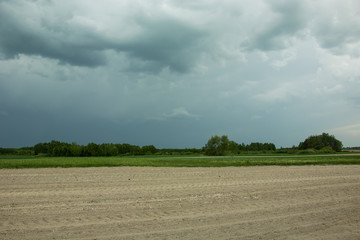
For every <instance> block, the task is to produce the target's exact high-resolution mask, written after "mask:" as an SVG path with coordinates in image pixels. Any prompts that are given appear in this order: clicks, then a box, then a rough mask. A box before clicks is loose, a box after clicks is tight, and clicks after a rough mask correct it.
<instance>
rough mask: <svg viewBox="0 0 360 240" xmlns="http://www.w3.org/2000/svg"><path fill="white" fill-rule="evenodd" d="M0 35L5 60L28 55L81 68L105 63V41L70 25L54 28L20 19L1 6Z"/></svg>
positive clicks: (0, 48)
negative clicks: (103, 51)
mask: <svg viewBox="0 0 360 240" xmlns="http://www.w3.org/2000/svg"><path fill="white" fill-rule="evenodd" d="M56 24H59V23H56ZM60 24H61V23H60ZM0 32H1V35H0V50H1V52H2V53H3V55H4V56H5V58H14V57H16V56H17V55H18V54H25V55H39V56H42V57H46V58H52V59H57V60H59V61H60V62H61V63H69V64H72V65H77V66H89V67H94V66H99V65H102V64H104V63H105V55H104V54H103V53H102V50H103V49H104V46H105V45H104V40H102V39H100V37H98V36H96V35H95V34H93V33H91V32H85V31H84V30H83V29H76V28H72V27H71V26H68V25H66V24H64V25H63V26H62V27H55V26H51V25H49V24H48V23H46V19H43V20H42V21H41V24H40V25H38V24H34V23H33V22H32V21H31V19H30V20H29V19H27V18H19V17H17V15H14V13H13V12H11V11H7V10H6V9H5V8H4V7H2V6H1V5H0Z"/></svg>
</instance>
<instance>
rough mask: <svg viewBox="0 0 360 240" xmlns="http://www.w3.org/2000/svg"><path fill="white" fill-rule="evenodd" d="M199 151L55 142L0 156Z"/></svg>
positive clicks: (1, 150) (4, 150)
mask: <svg viewBox="0 0 360 240" xmlns="http://www.w3.org/2000/svg"><path fill="white" fill-rule="evenodd" d="M201 153H202V150H201V149H196V148H185V149H170V148H166V149H157V148H156V147H155V146H153V145H146V146H142V147H140V146H137V145H131V144H127V143H123V144H113V143H103V144H96V143H89V144H87V145H79V144H77V143H71V144H70V143H66V142H60V141H56V140H52V141H51V142H44V143H38V144H36V145H35V146H33V147H25V148H18V149H16V148H0V155H44V156H51V157H92V156H126V155H153V154H159V155H189V154H201Z"/></svg>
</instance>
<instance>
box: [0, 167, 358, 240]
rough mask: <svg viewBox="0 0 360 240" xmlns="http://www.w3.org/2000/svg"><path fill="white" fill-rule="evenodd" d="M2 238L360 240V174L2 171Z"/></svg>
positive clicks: (340, 170) (310, 170) (322, 170)
mask: <svg viewBox="0 0 360 240" xmlns="http://www.w3.org/2000/svg"><path fill="white" fill-rule="evenodd" d="M0 183H1V184H0V239H47V240H48V239H207V240H211V239H360V166H359V165H347V166H340V165H337V166H290V167H279V166H274V167H242V168H235V167H228V168H149V167H146V168H141V167H114V168H69V169H62V168H56V169H10V170H6V169H1V170H0Z"/></svg>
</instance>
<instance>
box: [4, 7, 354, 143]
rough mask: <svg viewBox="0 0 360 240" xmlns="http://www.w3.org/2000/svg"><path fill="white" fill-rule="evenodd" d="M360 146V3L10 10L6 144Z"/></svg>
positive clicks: (6, 33)
mask: <svg viewBox="0 0 360 240" xmlns="http://www.w3.org/2000/svg"><path fill="white" fill-rule="evenodd" d="M323 132H326V133H329V134H331V135H334V136H335V137H336V138H337V139H339V140H340V141H342V142H343V145H344V146H360V1H358V0H343V1H338V0H292V1H288V0H272V1H267V0H243V1H238V0H224V1H215V0H197V1H193V0H191V1H188V0H183V1H177V0H121V1H118V0H103V1H87V0H62V1H55V0H31V1H30V0H28V1H26V0H0V147H14V148H17V147H24V146H33V145H35V144H36V143H39V142H49V141H51V140H58V141H64V142H69V143H71V142H76V143H78V144H82V145H85V144H87V143H90V142H95V143H98V144H100V143H130V144H134V145H140V146H143V145H154V146H155V147H157V148H201V147H203V146H204V145H205V144H206V142H207V140H208V139H209V138H210V137H211V136H214V135H219V136H221V135H227V136H228V137H229V139H230V140H233V141H235V142H238V143H245V144H248V143H251V142H271V143H274V144H275V145H276V147H291V146H293V145H296V146H297V145H298V144H299V142H301V141H304V140H305V139H306V138H307V137H308V136H311V135H317V134H321V133H323Z"/></svg>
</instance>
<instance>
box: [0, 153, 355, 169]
mask: <svg viewBox="0 0 360 240" xmlns="http://www.w3.org/2000/svg"><path fill="white" fill-rule="evenodd" d="M329 164H331V165H332V164H360V154H359V153H347V154H328V155H324V154H323V155H275V154H274V155H268V156H262V155H252V156H249V155H236V156H218V157H210V156H180V155H179V156H156V155H150V156H126V157H36V156H6V155H4V156H0V169H1V168H50V167H64V168H69V167H114V166H141V167H230V166H264V165H278V166H284V165H286V166H287V165H329Z"/></svg>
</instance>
